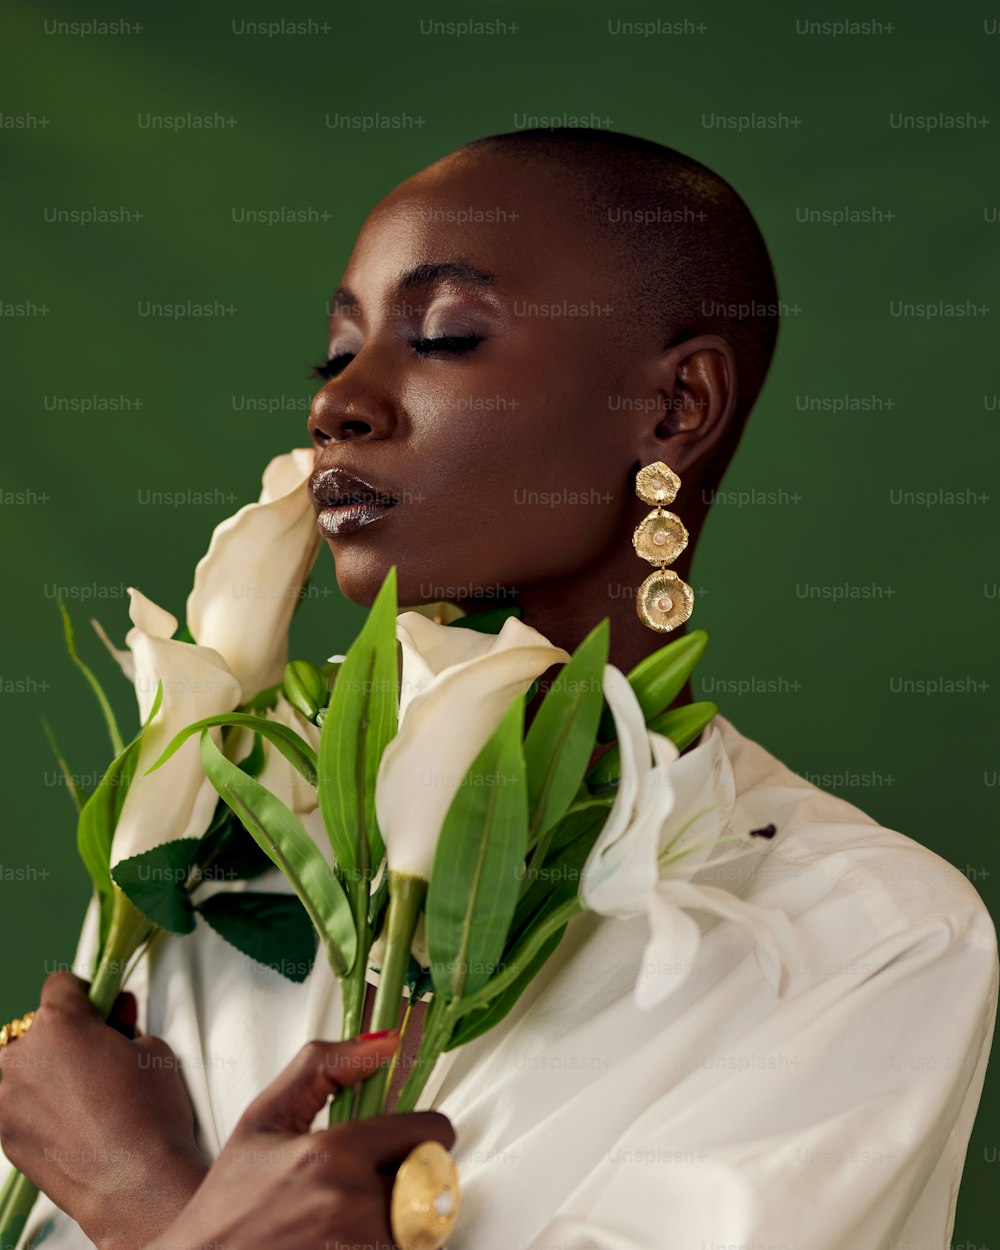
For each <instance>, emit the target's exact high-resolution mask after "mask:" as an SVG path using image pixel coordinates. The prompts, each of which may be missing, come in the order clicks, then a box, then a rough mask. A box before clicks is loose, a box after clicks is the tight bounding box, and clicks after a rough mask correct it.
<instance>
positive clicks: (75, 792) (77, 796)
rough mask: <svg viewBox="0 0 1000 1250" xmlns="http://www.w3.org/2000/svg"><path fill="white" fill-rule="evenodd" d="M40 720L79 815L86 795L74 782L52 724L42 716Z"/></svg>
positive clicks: (67, 790)
mask: <svg viewBox="0 0 1000 1250" xmlns="http://www.w3.org/2000/svg"><path fill="white" fill-rule="evenodd" d="M41 721H42V732H43V733H44V734H45V737H46V738H47V740H48V744H49V746H50V747H51V748H52V754H53V755H54V756H55V757H56V763H57V764H58V765H59V771H60V773H62V778H63V781H64V782H65V783H66V793H67V794H68V795H69V797H70V801H71V802H72V804H73V806H74V807H75V808H76V812H77V816H79V814H80V811H81V809H82V808H83V805H84V803H85V802H86V800H87V795H86V794H85V793H84V792H83V790H81V789H80V787H79V786H78V785H77V784H76V778H75V777H74V776H73V774H72V773H71V772H70V767H69V764H67V763H66V757H65V756H64V755H63V753H62V750H61V749H60V746H59V743H58V742H57V741H56V736H55V734H54V733H53V731H52V726H51V725H50V724H49V722H48V721H47V720H46V719H45V717H44V716H43V717H42V718H41Z"/></svg>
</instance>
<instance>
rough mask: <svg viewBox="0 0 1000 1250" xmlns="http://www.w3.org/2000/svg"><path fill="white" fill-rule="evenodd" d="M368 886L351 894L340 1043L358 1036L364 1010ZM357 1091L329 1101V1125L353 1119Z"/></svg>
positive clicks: (347, 1090) (345, 1090)
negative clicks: (352, 943)
mask: <svg viewBox="0 0 1000 1250" xmlns="http://www.w3.org/2000/svg"><path fill="white" fill-rule="evenodd" d="M368 898H369V884H368V882H367V881H364V880H362V881H360V882H357V883H356V885H355V887H354V888H353V889H352V890H351V902H352V904H353V910H354V919H355V924H356V925H357V930H358V947H357V954H356V955H355V957H354V964H353V966H352V968H351V970H350V972H349V973H348V974H347V976H346V977H342V978H341V981H340V991H341V994H342V996H343V1009H342V1014H341V1025H340V1040H341V1041H346V1040H347V1038H349V1037H357V1035H358V1033H360V1032H361V1020H362V1017H363V1015H364V1009H365V989H366V987H367V985H368V982H367V980H366V978H365V973H366V972H367V971H368V952H369V950H370V948H371V936H372V935H371V931H370V930H369V927H368ZM356 1092H357V1087H356V1086H354V1085H347V1086H345V1087H344V1088H343V1089H341V1090H340V1091H339V1092H338V1093H336V1094H334V1096H333V1098H332V1099H331V1100H330V1125H331V1127H332V1126H333V1125H334V1124H344V1123H346V1122H347V1121H348V1120H350V1119H352V1118H353V1113H354V1104H355V1101H356Z"/></svg>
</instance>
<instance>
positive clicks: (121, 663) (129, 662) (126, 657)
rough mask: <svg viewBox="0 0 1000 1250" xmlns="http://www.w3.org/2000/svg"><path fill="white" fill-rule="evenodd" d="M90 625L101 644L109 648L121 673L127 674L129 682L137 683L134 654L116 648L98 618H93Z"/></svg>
mask: <svg viewBox="0 0 1000 1250" xmlns="http://www.w3.org/2000/svg"><path fill="white" fill-rule="evenodd" d="M90 623H91V625H92V626H93V627H94V633H95V634H96V635H97V636H98V638H100V640H101V642H103V643H104V645H105V647H107V649H108V651H109V652H110V654H111V657H112V659H113V660H114V661H115V663H116V664H117V665H118V667H119V668H120V669H121V671H122V672H123V673H124V674H125V676H126V677H127V678H128V679H129V681H130V682H134V681H135V661H134V660H133V659H132V652H131V651H123V650H121V649H120V648H118V647H116V646H115V644H114V643H113V642H112V641H111V639H110V638H109V637H108V635H107V633H106V632H105V630H104V626H103V625H102V624H101V622H100V621H99V620H98V619H97V618H96V617H91V619H90Z"/></svg>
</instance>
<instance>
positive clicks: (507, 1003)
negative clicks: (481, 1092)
mask: <svg viewBox="0 0 1000 1250" xmlns="http://www.w3.org/2000/svg"><path fill="white" fill-rule="evenodd" d="M565 932H566V925H563V927H562V928H561V929H557V930H556V931H555V933H553V934H551V935H550V936H549V937H548V938H546V940H545V944H544V945H543V946H542V948H541V950H539V951H538V953H537V954H536V955H535V957H534V958H533V959H532V960H531V961H530V963H528V964H527V965H525V968H524V971H523V972H522V973H521V974H520V975H519V976H518V978H517V980H516V981H515V982H514V983H513V984H512V985H509V986H508V987H507V989H505V990H504V991H503V992H502V993H501V994H499V995H497V997H496V998H494V999H493V1001H492V1002H491V1003H489V1004H487V1006H485V1007H477V1008H476V1009H475V1010H474V1011H470V1012H469V1013H468V1015H466V1016H463V1017H462V1019H461V1020H459V1022H458V1024H457V1025H456V1026H455V1031H454V1032H453V1033H452V1035H451V1037H450V1038H449V1040H448V1044H447V1045H446V1046H445V1048H444V1049H445V1050H454V1049H455V1047H456V1046H464V1045H465V1043H466V1042H471V1041H472V1040H473V1039H474V1038H477V1037H479V1035H480V1034H481V1033H485V1032H487V1031H488V1030H489V1029H492V1028H495V1027H496V1025H498V1024H499V1023H500V1021H501V1020H502V1019H503V1018H504V1016H506V1015H507V1014H508V1013H509V1011H510V1009H511V1008H512V1007H513V1006H514V1004H515V1003H516V1002H517V1000H518V999H519V998H520V997H521V995H522V994H523V993H524V991H525V990H526V989H527V988H528V986H529V985H530V983H531V982H532V981H533V980H534V978H535V976H536V974H537V973H538V972H539V971H540V969H541V967H542V965H543V964H544V963H545V962H546V961H547V960H548V958H549V956H550V955H551V954H552V953H553V951H554V950H555V949H556V947H557V946H558V945H559V943H560V942H561V941H562V937H563V934H564V933H565Z"/></svg>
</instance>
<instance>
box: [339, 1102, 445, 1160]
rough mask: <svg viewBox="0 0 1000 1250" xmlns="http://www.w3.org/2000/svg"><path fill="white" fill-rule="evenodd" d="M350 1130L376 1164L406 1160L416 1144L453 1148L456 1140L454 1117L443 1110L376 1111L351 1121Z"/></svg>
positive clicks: (358, 1146)
mask: <svg viewBox="0 0 1000 1250" xmlns="http://www.w3.org/2000/svg"><path fill="white" fill-rule="evenodd" d="M325 1131H326V1132H329V1133H332V1134H338V1133H343V1131H344V1126H343V1125H337V1126H335V1127H334V1128H331V1129H328V1130H325ZM350 1132H351V1144H352V1149H353V1148H354V1147H355V1144H356V1147H357V1150H358V1153H359V1154H362V1155H363V1156H364V1158H365V1159H366V1160H367V1161H369V1162H371V1163H373V1164H375V1166H376V1167H387V1166H389V1165H390V1164H394V1163H395V1164H398V1163H402V1161H403V1160H404V1159H405V1158H406V1156H407V1155H408V1154H409V1153H410V1151H411V1150H412V1149H413V1148H414V1146H419V1145H420V1143H421V1142H425V1141H437V1142H440V1143H441V1145H442V1146H444V1148H445V1150H450V1149H451V1148H452V1146H454V1144H455V1130H454V1129H453V1128H452V1125H451V1121H450V1120H449V1119H448V1117H447V1116H446V1115H442V1114H441V1112H440V1111H408V1112H406V1114H405V1115H376V1116H372V1117H371V1118H370V1119H367V1120H358V1121H357V1122H356V1123H354V1124H351V1125H350ZM317 1136H318V1134H317Z"/></svg>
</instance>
